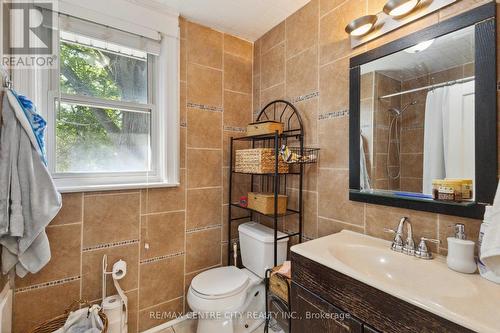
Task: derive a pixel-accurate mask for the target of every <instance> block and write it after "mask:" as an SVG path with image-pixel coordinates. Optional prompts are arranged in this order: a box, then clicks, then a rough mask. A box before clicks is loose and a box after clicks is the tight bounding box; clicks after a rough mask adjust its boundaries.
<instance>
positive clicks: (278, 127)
mask: <svg viewBox="0 0 500 333" xmlns="http://www.w3.org/2000/svg"><path fill="white" fill-rule="evenodd" d="M283 127H284V125H283V123H280V122H279V121H273V120H267V121H259V122H256V123H250V124H248V126H247V135H248V136H254V135H266V134H274V133H275V132H276V131H278V134H281V133H283Z"/></svg>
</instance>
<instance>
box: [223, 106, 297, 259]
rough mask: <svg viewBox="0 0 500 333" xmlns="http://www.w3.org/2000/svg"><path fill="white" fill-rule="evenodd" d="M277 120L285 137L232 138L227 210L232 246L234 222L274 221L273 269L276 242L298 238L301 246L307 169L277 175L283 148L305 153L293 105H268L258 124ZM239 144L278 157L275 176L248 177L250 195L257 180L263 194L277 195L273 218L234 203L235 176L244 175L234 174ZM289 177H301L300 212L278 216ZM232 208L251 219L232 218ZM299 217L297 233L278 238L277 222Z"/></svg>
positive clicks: (291, 211)
mask: <svg viewBox="0 0 500 333" xmlns="http://www.w3.org/2000/svg"><path fill="white" fill-rule="evenodd" d="M266 120H274V121H279V122H282V123H283V124H284V130H283V133H282V134H278V132H275V133H274V134H269V135H256V136H245V137H238V138H233V137H231V141H230V150H229V151H230V157H229V201H230V203H229V208H228V241H229V242H231V226H232V222H234V221H238V220H242V219H246V218H250V219H251V220H252V221H256V219H255V217H257V216H259V215H260V216H267V217H269V218H272V219H273V229H274V266H276V265H277V241H278V240H280V239H284V238H290V237H295V236H298V238H299V243H301V242H302V225H303V207H302V206H303V205H302V191H303V178H304V165H303V164H302V163H298V164H296V167H297V168H298V169H299V170H298V171H292V172H289V173H279V172H278V161H279V158H280V156H279V151H280V147H281V145H282V144H287V145H288V144H290V143H292V144H295V145H298V147H300V152H303V151H304V129H303V126H302V119H301V118H300V115H299V113H298V111H297V109H296V108H295V106H294V105H293V104H291V103H290V102H288V101H285V100H276V101H272V102H270V103H269V104H267V105H266V106H265V107H264V108H263V109H262V111H261V112H260V113H259V115H258V117H257V119H256V121H266ZM237 141H249V142H251V144H252V148H256V146H259V147H267V148H274V155H275V156H274V157H275V172H274V173H267V174H250V173H248V174H246V175H248V176H249V177H251V186H250V187H251V188H250V191H249V192H253V191H254V190H255V180H257V179H258V180H259V181H260V191H261V192H263V191H266V192H272V193H274V214H269V215H267V214H262V213H259V212H258V211H255V210H253V209H249V208H247V207H243V206H241V205H239V203H234V202H232V194H233V191H232V189H233V175H234V174H245V173H241V172H235V171H234V168H233V155H234V144H235V142H237ZM289 177H298V181H299V188H298V191H299V193H298V203H297V204H298V208H297V209H287V211H286V213H285V214H277V211H278V195H279V194H286V190H287V179H288V178H289ZM233 208H236V209H242V210H245V211H247V212H249V214H250V215H248V216H244V217H241V216H239V217H233ZM292 214H297V215H298V221H299V226H298V232H294V233H289V234H286V236H282V237H278V220H279V219H280V218H281V217H284V216H287V215H292ZM231 253H232V246H228V252H227V257H228V262H231Z"/></svg>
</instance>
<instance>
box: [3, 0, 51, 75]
mask: <svg viewBox="0 0 500 333" xmlns="http://www.w3.org/2000/svg"><path fill="white" fill-rule="evenodd" d="M55 4H56V1H50V0H44V1H33V0H10V1H4V2H3V8H2V14H3V15H2V16H3V17H2V21H3V27H2V28H3V40H2V45H3V58H2V64H3V65H5V66H7V67H10V68H14V67H16V68H19V67H23V68H26V67H33V66H37V67H53V66H55V59H56V56H55V54H54V52H53V51H54V45H55V41H56V36H57V35H56V32H57V29H55V28H54V27H57V25H56V22H55V21H56V19H57V13H56V10H55V8H54V6H55Z"/></svg>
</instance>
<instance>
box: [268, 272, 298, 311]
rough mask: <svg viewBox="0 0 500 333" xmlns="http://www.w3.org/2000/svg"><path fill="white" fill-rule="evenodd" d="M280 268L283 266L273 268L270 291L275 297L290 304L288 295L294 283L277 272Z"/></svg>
mask: <svg viewBox="0 0 500 333" xmlns="http://www.w3.org/2000/svg"><path fill="white" fill-rule="evenodd" d="M280 268H281V265H279V266H276V267H274V268H273V271H272V273H271V276H270V277H269V289H270V290H271V292H272V293H273V294H274V295H276V296H278V297H279V298H281V299H282V300H283V301H284V302H285V303H286V304H288V293H289V290H290V285H291V282H292V281H291V280H290V279H289V278H287V277H286V276H284V275H281V274H280V273H278V272H277V271H278V270H279V269H280Z"/></svg>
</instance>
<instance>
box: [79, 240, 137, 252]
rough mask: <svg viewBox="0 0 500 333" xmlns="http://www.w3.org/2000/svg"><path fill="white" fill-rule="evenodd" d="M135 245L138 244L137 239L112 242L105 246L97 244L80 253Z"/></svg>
mask: <svg viewBox="0 0 500 333" xmlns="http://www.w3.org/2000/svg"><path fill="white" fill-rule="evenodd" d="M136 243H139V240H138V239H131V240H126V241H120V242H114V243H107V244H99V245H95V246H90V247H86V248H84V249H83V250H82V252H88V251H94V250H101V249H107V248H110V247H117V246H123V245H130V244H136Z"/></svg>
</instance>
